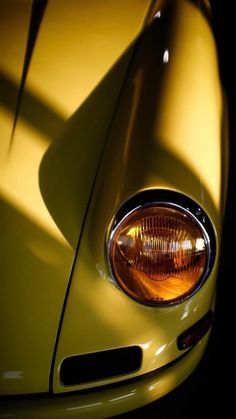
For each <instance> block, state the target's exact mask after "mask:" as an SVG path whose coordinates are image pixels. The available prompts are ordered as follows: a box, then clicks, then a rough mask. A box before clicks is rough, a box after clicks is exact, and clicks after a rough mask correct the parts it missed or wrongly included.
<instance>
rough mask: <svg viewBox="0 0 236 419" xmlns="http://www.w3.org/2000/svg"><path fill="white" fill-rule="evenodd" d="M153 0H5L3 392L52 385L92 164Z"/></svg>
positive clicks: (0, 194)
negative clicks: (51, 378) (93, 0)
mask: <svg viewBox="0 0 236 419" xmlns="http://www.w3.org/2000/svg"><path fill="white" fill-rule="evenodd" d="M87 3H89V6H87ZM134 6H135V13H133V10H134ZM149 6H150V2H149V1H148V0H147V1H138V2H137V1H129V2H128V4H127V2H126V1H125V0H121V1H119V2H102V3H101V2H92V7H91V4H90V2H83V1H81V2H80V1H73V0H69V1H67V2H64V1H58V0H51V1H50V2H43V1H42V2H33V7H31V1H24V2H20V3H19V2H14V6H13V5H12V3H11V2H1V6H0V7H1V9H2V10H1V16H2V19H1V26H0V31H1V39H2V40H3V42H2V44H3V48H2V54H1V73H0V79H1V87H2V93H1V102H2V103H1V111H2V115H3V117H4V118H3V121H2V123H1V155H0V211H1V218H0V219H1V244H0V261H1V263H0V266H1V297H0V298H1V301H0V322H1V331H2V340H1V356H0V361H1V365H0V377H1V380H0V391H1V393H5V394H13V393H19V394H23V393H33V392H45V391H48V389H49V374H50V368H51V363H52V358H53V351H54V348H55V342H56V336H57V331H58V327H59V323H60V318H61V313H62V311H63V305H64V301H65V296H66V292H67V287H68V283H69V278H70V276H71V272H72V269H73V264H74V259H75V254H76V249H77V245H78V242H79V239H80V235H81V231H82V228H83V223H84V219H85V216H86V211H87V208H88V205H89V202H90V198H91V195H92V191H93V184H94V181H95V178H96V172H97V170H98V167H99V162H100V159H101V157H102V154H103V148H104V145H105V142H106V138H107V133H108V131H109V127H110V124H111V120H112V118H113V114H114V111H115V107H116V104H117V101H118V99H119V93H120V90H121V86H122V83H123V80H124V77H125V74H126V71H127V68H128V65H129V61H130V57H131V54H132V50H133V46H134V43H135V40H136V38H137V36H138V34H139V32H140V30H141V28H142V25H143V22H144V19H145V16H146V14H147V11H148V8H149ZM13 8H14V10H13ZM114 17H115V19H114ZM105 75H106V78H105V81H104V82H103V79H104V76H105Z"/></svg>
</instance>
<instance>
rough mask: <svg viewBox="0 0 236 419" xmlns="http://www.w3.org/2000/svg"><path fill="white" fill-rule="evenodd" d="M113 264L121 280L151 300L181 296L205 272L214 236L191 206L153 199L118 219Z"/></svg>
mask: <svg viewBox="0 0 236 419" xmlns="http://www.w3.org/2000/svg"><path fill="white" fill-rule="evenodd" d="M108 253H109V264H110V268H111V271H112V276H113V278H114V279H115V281H116V282H117V283H118V285H119V286H120V287H121V288H122V289H123V290H124V291H125V292H126V293H127V294H128V295H130V296H131V297H133V298H135V299H136V300H138V301H141V302H143V303H146V304H156V305H165V304H172V303H176V302H181V301H183V300H184V299H186V298H188V297H189V296H190V295H192V294H193V293H194V292H195V291H196V290H197V289H198V288H199V286H200V285H201V283H202V282H203V281H204V279H205V277H206V273H207V271H208V268H209V260H210V241H209V237H208V235H207V233H206V231H205V228H204V226H203V225H201V223H200V222H199V220H198V219H197V218H196V217H195V216H194V215H193V214H191V212H190V211H188V210H186V209H184V208H182V207H180V206H178V205H175V204H169V203H168V204H166V203H149V204H145V205H144V206H139V207H137V208H135V209H133V210H131V211H129V212H128V213H127V214H126V215H125V216H123V217H122V219H121V220H119V222H116V223H115V226H114V228H113V230H112V233H111V236H110V240H109V245H108Z"/></svg>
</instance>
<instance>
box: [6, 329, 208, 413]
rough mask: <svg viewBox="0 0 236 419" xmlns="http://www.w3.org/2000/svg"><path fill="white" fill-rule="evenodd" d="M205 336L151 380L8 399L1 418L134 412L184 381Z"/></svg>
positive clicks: (198, 358) (195, 361)
mask: <svg viewBox="0 0 236 419" xmlns="http://www.w3.org/2000/svg"><path fill="white" fill-rule="evenodd" d="M207 340H208V336H205V337H204V338H203V339H202V341H201V342H200V343H199V344H198V345H197V346H196V347H195V348H193V349H192V350H191V351H190V352H189V353H188V354H187V355H186V356H185V357H184V358H182V359H181V360H179V361H178V362H177V363H176V364H175V365H173V366H171V367H169V368H168V369H167V370H165V371H163V372H161V373H159V374H157V375H156V376H155V375H154V376H152V377H142V378H141V379H140V380H139V381H136V382H135V381H134V382H133V383H129V384H128V383H126V384H124V385H123V386H119V387H117V388H110V389H106V390H103V391H100V392H95V393H92V392H91V393H89V394H78V393H77V394H70V395H69V396H68V395H60V396H59V397H57V396H53V397H41V398H38V399H37V396H35V398H31V399H29V400H28V401H27V402H26V401H25V400H20V399H18V400H14V399H13V400H10V401H9V400H8V401H5V402H3V403H2V410H1V415H2V416H1V417H3V418H4V417H6V418H7V417H9V416H10V415H16V416H17V418H19V419H28V418H29V419H30V418H32V417H35V418H40V419H41V418H47V419H66V418H72V417H73V418H78V419H93V418H97V419H104V418H108V417H112V416H114V415H117V414H121V413H124V412H127V411H129V410H133V409H136V408H138V407H140V406H142V405H144V404H147V403H151V402H152V401H154V400H156V399H158V398H160V397H162V396H164V395H165V394H166V393H168V392H169V391H170V389H173V388H175V387H177V386H178V385H179V384H181V383H182V381H183V380H185V379H186V378H187V377H188V376H189V374H190V373H191V371H192V370H193V369H194V368H195V367H196V366H197V364H198V362H199V360H200V359H201V357H202V355H203V353H204V350H205V347H206V344H207Z"/></svg>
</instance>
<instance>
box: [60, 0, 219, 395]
mask: <svg viewBox="0 0 236 419" xmlns="http://www.w3.org/2000/svg"><path fill="white" fill-rule="evenodd" d="M166 4H167V6H168V7H166V8H165V6H164V5H163V8H162V10H161V16H160V17H156V18H153V16H154V15H152V19H150V21H149V23H148V25H147V27H146V29H145V30H144V33H143V37H142V40H141V41H140V47H139V49H138V50H137V54H136V56H135V58H134V62H133V67H132V69H131V71H130V74H129V76H128V81H127V84H126V86H125V87H124V90H123V95H122V98H121V102H120V105H119V108H118V110H117V113H116V117H115V120H114V122H113V126H112V128H111V132H110V136H109V141H108V143H107V148H106V149H105V152H104V157H103V161H102V163H101V167H100V171H99V177H98V180H97V183H96V185H95V190H94V193H93V197H92V201H91V205H90V208H89V211H88V215H87V218H86V223H85V228H84V232H83V236H82V239H81V243H80V247H79V249H78V254H77V259H76V263H75V267H74V270H73V276H72V281H71V286H70V291H69V294H68V300H67V304H66V309H65V313H64V317H63V322H62V326H61V332H60V336H59V342H58V347H57V353H56V359H55V368H54V385H53V389H54V391H55V392H64V391H71V390H72V389H74V390H76V389H80V388H87V387H93V386H96V385H101V384H102V383H103V384H105V383H107V381H109V382H111V381H120V380H121V379H122V377H114V378H109V380H105V381H103V380H100V381H99V382H92V383H89V384H88V383H86V384H83V385H79V386H75V385H74V386H66V387H65V386H64V385H62V384H61V382H60V364H61V362H62V361H63V359H64V358H66V357H69V356H73V355H79V354H83V353H88V352H93V351H102V350H105V349H110V348H114V347H125V346H129V345H132V344H134V345H139V346H140V347H142V349H143V362H142V368H141V370H139V371H137V372H134V373H132V374H131V376H136V375H139V374H142V373H146V372H147V371H150V370H152V369H156V368H160V367H162V366H163V365H165V364H166V363H168V362H170V361H173V360H174V359H175V358H177V357H178V356H179V355H180V351H179V350H178V349H177V345H176V336H177V335H179V334H180V333H182V332H183V331H184V330H185V329H187V328H188V327H190V326H191V325H192V324H194V323H195V322H196V321H197V320H199V319H200V318H201V317H202V316H203V315H204V314H205V313H206V312H207V311H208V310H209V309H210V308H211V307H212V304H213V300H214V295H215V291H214V283H215V280H216V276H217V267H218V266H217V265H218V263H217V260H218V255H219V246H220V239H221V222H222V219H221V201H222V195H221V193H222V185H221V179H222V175H221V171H222V167H221V165H222V154H221V153H222V150H221V141H222V125H221V124H222V115H223V109H224V101H223V96H222V91H221V84H220V79H219V74H218V62H217V51H216V47H215V43H214V38H213V35H212V31H211V28H210V26H209V21H208V20H207V19H206V16H205V15H204V14H203V13H202V11H201V10H199V9H197V8H196V6H195V5H194V4H192V3H191V2H185V1H177V2H171V5H168V2H167V3H166ZM156 13H157V12H156V11H155V14H156ZM167 52H168V56H166V53H167ZM167 57H168V58H167ZM150 189H152V190H153V189H156V190H157V191H158V189H164V190H171V191H177V192H182V193H184V194H185V195H187V196H188V197H190V198H192V199H193V200H194V201H195V202H197V203H198V204H199V205H200V206H201V207H202V208H203V209H204V210H205V211H206V213H207V214H208V216H209V217H210V219H211V220H212V222H213V225H214V227H215V229H216V230H215V233H216V242H217V245H216V263H215V265H214V267H213V270H212V271H211V273H210V275H209V277H208V279H207V281H206V283H205V284H204V286H202V288H201V289H200V290H199V291H198V292H197V293H196V294H195V295H194V296H192V297H191V298H190V299H189V300H188V301H186V302H184V303H181V304H179V305H174V306H173V307H168V308H166V307H165V308H163V307H161V308H157V307H148V306H144V305H142V304H140V303H137V302H135V301H133V300H132V299H130V298H129V297H128V296H126V295H124V294H123V292H121V291H120V290H119V289H118V288H117V287H115V286H114V283H113V280H112V278H111V273H110V272H109V269H108V266H107V258H106V248H105V251H104V243H106V239H107V231H109V228H110V225H109V224H110V222H111V220H113V218H114V215H115V214H116V212H117V210H118V209H119V208H120V207H121V205H123V203H124V202H126V201H127V200H128V199H129V198H130V197H131V196H134V195H135V194H136V193H137V192H140V191H144V190H150ZM157 196H158V192H157Z"/></svg>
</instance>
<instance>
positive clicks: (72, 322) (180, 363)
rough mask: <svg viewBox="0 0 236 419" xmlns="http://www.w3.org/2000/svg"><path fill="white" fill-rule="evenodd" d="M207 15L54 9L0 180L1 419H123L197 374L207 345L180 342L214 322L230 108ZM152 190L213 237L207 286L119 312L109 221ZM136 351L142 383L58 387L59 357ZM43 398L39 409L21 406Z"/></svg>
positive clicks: (63, 5) (142, 4)
mask: <svg viewBox="0 0 236 419" xmlns="http://www.w3.org/2000/svg"><path fill="white" fill-rule="evenodd" d="M208 6H209V5H208V1H202V2H193V1H190V0H189V1H187V0H176V1H168V0H162V1H153V2H151V1H141V0H140V1H136V0H129V1H128V2H127V1H125V0H122V1H120V2H109V1H104V2H97V1H95V0H94V1H91V2H83V1H82V0H81V1H75V0H74V1H73V0H69V1H68V2H64V1H62V0H59V1H56V0H50V1H49V2H48V3H47V6H46V9H45V12H44V16H43V19H42V22H41V26H40V31H39V33H38V37H37V40H36V44H35V49H34V52H33V55H32V59H31V64H30V67H29V71H28V75H27V79H26V84H25V90H24V93H23V96H22V101H21V107H20V112H19V117H18V120H17V125H16V129H15V132H14V138H13V141H12V143H11V144H10V149H9V152H8V155H7V156H6V159H5V160H6V163H5V165H3V169H2V171H1V199H2V204H1V206H2V211H3V215H5V219H6V220H7V222H6V223H5V225H4V228H5V230H4V229H3V231H4V240H5V243H4V245H3V246H2V248H1V252H2V254H3V255H4V257H3V258H2V260H3V261H4V263H5V265H3V272H4V273H7V275H8V277H6V278H5V279H3V284H4V294H2V298H3V299H4V300H3V302H4V304H3V303H2V304H1V305H0V310H1V319H2V318H3V316H4V318H5V320H4V321H5V323H4V334H5V338H4V345H3V346H2V349H1V351H2V352H3V354H4V360H3V372H2V375H1V377H2V381H1V385H2V389H3V390H2V393H5V394H14V393H15V394H16V395H17V394H19V395H20V394H22V396H23V397H22V399H21V396H19V397H18V398H15V399H14V398H13V399H7V398H6V400H5V401H4V402H3V405H2V406H3V409H4V410H3V414H5V415H7V414H16V415H17V416H18V417H27V415H28V417H32V415H33V416H34V417H37V415H38V417H43V416H44V415H45V416H47V417H49V418H50V417H57V418H60V417H70V416H75V417H83V418H86V417H91V418H95V417H107V416H108V415H109V416H111V415H113V414H118V413H122V412H124V411H127V410H130V409H133V408H135V407H138V406H141V405H143V404H145V403H148V402H151V401H152V400H154V399H156V398H158V397H161V396H162V395H164V394H166V393H167V392H169V391H171V390H172V389H173V388H174V387H175V386H177V385H178V384H179V383H180V382H182V381H183V380H184V379H185V378H186V377H187V376H188V375H189V374H190V373H191V371H192V370H193V369H194V368H195V367H196V365H197V363H198V362H199V361H200V359H201V356H202V354H203V352H204V349H205V346H206V344H207V339H208V336H209V333H208V334H207V335H206V336H204V337H203V338H202V339H201V340H200V342H198V344H197V345H196V346H195V347H193V348H192V349H191V350H189V351H183V350H180V349H178V346H177V338H178V336H179V335H180V334H182V333H183V332H184V331H186V330H187V329H188V328H189V327H191V326H192V325H194V324H195V323H196V322H198V320H199V319H201V318H202V317H203V316H204V315H205V314H206V313H207V312H208V311H209V310H211V309H213V308H214V301H215V284H216V278H217V272H218V264H219V256H220V244H221V229H222V221H223V208H224V202H225V196H226V190H225V186H226V181H227V115H226V104H225V99H224V94H223V91H222V87H221V82H220V78H219V71H218V60H217V50H216V45H215V40H214V36H213V33H212V28H211V23H210V15H209V7H208ZM59 28H60V30H59ZM62 51H63V54H62ZM61 62H63V66H62V65H61ZM33 96H34V100H32V97H33ZM36 99H37V101H36ZM31 105H32V109H31V108H30V107H31ZM42 105H43V106H42ZM45 109H46V114H45ZM36 111H39V114H37V112H36ZM44 115H49V118H48V119H47V118H45V119H42V118H43V116H44ZM42 121H43V122H45V123H42ZM26 150H27V151H26ZM26 153H27V154H26ZM16 180H17V188H16V187H15V186H16ZM148 190H155V191H156V196H157V199H158V193H159V191H162V190H165V191H169V192H170V194H171V192H177V193H180V194H182V195H184V196H186V197H188V198H190V199H192V200H193V201H194V202H195V203H196V204H197V205H199V207H201V208H202V209H203V210H204V211H205V213H206V214H207V215H208V217H209V219H210V220H211V222H212V225H213V229H214V233H215V239H216V249H215V262H214V264H213V267H212V269H211V271H210V274H209V275H208V278H207V279H206V281H205V282H204V284H203V285H202V286H201V288H200V289H199V290H198V291H197V292H196V293H195V294H194V295H191V297H190V298H188V299H187V300H186V301H183V302H181V303H179V304H173V305H170V306H168V307H153V306H148V305H144V304H141V303H138V302H137V301H134V300H133V299H131V298H130V297H128V295H126V294H124V293H123V292H122V291H121V290H120V289H119V288H118V286H117V285H116V283H115V281H114V279H113V278H112V275H111V272H110V270H109V266H108V258H107V242H108V238H109V233H110V229H111V225H112V223H113V220H114V218H115V215H116V213H117V211H118V210H119V208H120V207H121V206H122V205H123V204H124V203H125V202H127V201H128V200H129V199H130V198H131V197H133V196H135V195H137V194H138V193H142V192H144V191H148ZM7 224H8V225H7ZM6 226H7V228H6ZM13 237H14V240H15V241H14V246H13ZM6 245H7V246H6ZM22 249H23V250H22ZM13 259H14V260H15V262H14V264H13V263H11V262H12V260H13ZM25 261H27V267H26V265H25V263H24V262H25ZM16 277H17V278H19V280H18V281H16ZM9 297H10V299H9ZM8 301H10V302H9V303H8ZM22 308H23V309H22ZM17 322H18V323H19V327H16V324H17ZM9 345H10V350H8V347H9ZM133 345H138V346H139V347H141V349H142V354H143V359H142V365H141V367H140V369H139V370H138V371H135V372H132V373H129V374H126V375H118V376H116V377H109V378H106V379H99V380H95V381H91V382H86V383H82V384H80V385H77V384H75V385H66V386H65V385H63V384H62V382H61V376H60V367H61V364H62V362H63V360H65V358H67V357H72V356H75V355H81V354H88V353H93V352H100V351H106V350H109V349H114V348H124V347H129V346H133ZM170 364H171V365H170ZM160 368H161V369H162V370H161V371H160ZM26 371H27V374H26ZM149 374H150V375H149ZM156 374H157V375H156ZM36 377H37V378H36ZM129 379H130V380H132V381H131V382H130V383H129V382H126V380H129ZM123 381H124V382H123ZM122 382H123V383H122ZM109 385H111V387H110V388H109V387H107V388H105V387H104V386H109ZM99 387H101V388H99ZM74 391H75V392H76V393H74V394H73V392H74ZM36 392H38V393H40V392H42V393H45V392H48V394H47V395H45V394H42V398H41V399H37V395H35V396H33V399H32V401H30V398H29V400H27V399H26V398H24V393H36ZM55 393H57V394H55ZM27 403H28V404H27ZM35 408H36V409H37V411H35ZM3 417H4V416H3Z"/></svg>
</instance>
